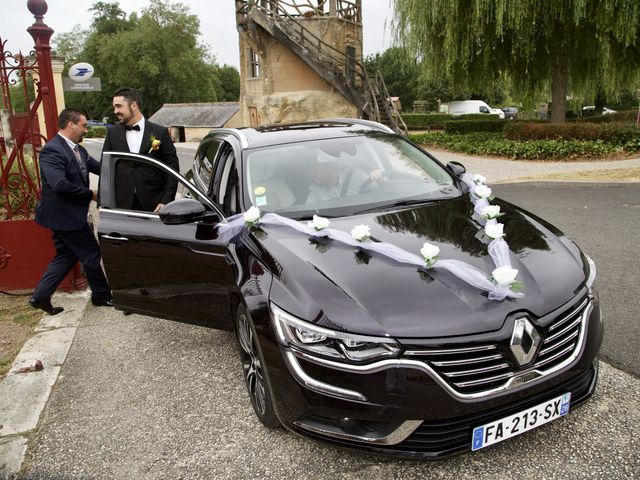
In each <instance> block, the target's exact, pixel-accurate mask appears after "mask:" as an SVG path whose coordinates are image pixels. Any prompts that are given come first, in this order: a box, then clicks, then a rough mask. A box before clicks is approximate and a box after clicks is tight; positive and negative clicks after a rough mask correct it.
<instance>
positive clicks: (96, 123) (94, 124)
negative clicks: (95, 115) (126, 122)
mask: <svg viewBox="0 0 640 480" xmlns="http://www.w3.org/2000/svg"><path fill="white" fill-rule="evenodd" d="M112 125H113V124H111V123H105V122H103V121H101V120H87V126H88V127H111V126H112Z"/></svg>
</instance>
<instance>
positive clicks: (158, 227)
mask: <svg viewBox="0 0 640 480" xmlns="http://www.w3.org/2000/svg"><path fill="white" fill-rule="evenodd" d="M121 162H122V163H121ZM119 165H122V166H124V165H126V166H127V168H131V166H132V165H133V168H142V169H144V170H145V171H149V169H160V170H161V172H162V174H164V175H172V176H173V177H174V178H175V179H176V180H177V181H178V191H177V194H176V197H177V198H184V197H187V198H192V199H194V200H197V201H198V202H200V203H201V204H202V206H203V207H204V211H206V219H205V218H204V217H203V218H201V219H198V220H194V221H189V222H188V223H182V224H179V225H178V224H175V225H174V224H164V223H163V222H162V221H161V220H160V216H159V215H158V214H157V213H153V212H144V211H138V210H133V209H131V208H128V209H126V208H121V206H119V205H117V200H116V192H117V188H118V185H117V182H116V172H117V171H118V166H119ZM156 173H157V172H156ZM99 192H100V222H99V225H98V240H99V242H100V247H101V249H102V259H103V263H104V269H105V271H106V274H107V278H108V280H109V284H110V285H111V289H112V291H113V301H114V304H115V306H116V308H118V309H120V310H125V311H128V312H135V313H141V314H144V315H151V316H155V317H160V318H168V319H172V320H178V321H181V322H186V323H193V324H197V325H204V326H209V327H213V328H219V329H224V330H231V329H232V322H231V315H230V312H229V299H228V295H229V291H230V288H231V287H232V286H233V285H234V283H235V280H236V278H237V267H236V262H235V261H234V253H233V252H234V247H233V245H229V244H228V243H226V242H223V241H221V240H217V229H216V225H217V223H219V222H220V221H222V220H223V215H222V213H221V212H220V210H219V208H218V207H217V206H216V205H215V204H214V203H213V202H212V201H211V200H210V199H209V198H207V196H206V195H205V194H204V193H203V192H201V191H200V190H198V189H197V188H196V186H195V185H194V184H193V183H191V182H189V180H187V179H185V178H184V177H183V176H181V175H180V174H179V173H177V172H175V171H174V170H172V169H171V168H169V167H167V166H166V165H164V164H162V163H161V162H158V161H157V160H154V159H151V158H147V157H144V156H141V155H137V154H132V153H119V152H105V153H104V154H103V156H102V167H101V174H100V187H99ZM169 205H171V204H169Z"/></svg>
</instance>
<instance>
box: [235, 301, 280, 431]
mask: <svg viewBox="0 0 640 480" xmlns="http://www.w3.org/2000/svg"><path fill="white" fill-rule="evenodd" d="M235 331H236V340H237V342H238V350H239V351H240V361H241V362H242V373H243V377H244V383H245V385H246V386H247V392H248V393H249V399H250V400H251V406H253V411H254V412H255V414H256V416H257V417H258V420H260V422H261V423H262V424H263V425H264V426H265V427H267V428H277V427H279V426H280V421H279V420H278V417H276V413H275V409H274V408H273V399H272V398H271V392H270V390H269V385H268V384H267V378H266V366H265V363H264V359H263V358H262V352H261V351H260V348H259V347H258V342H257V340H256V331H255V328H254V327H253V322H252V321H251V317H250V316H249V313H248V312H247V310H246V308H245V307H244V306H243V305H239V306H238V309H237V311H236V316H235Z"/></svg>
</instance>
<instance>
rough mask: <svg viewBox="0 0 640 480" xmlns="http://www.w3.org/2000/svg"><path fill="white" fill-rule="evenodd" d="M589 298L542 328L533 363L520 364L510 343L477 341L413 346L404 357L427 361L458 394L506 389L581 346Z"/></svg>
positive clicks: (544, 370)
mask: <svg viewBox="0 0 640 480" xmlns="http://www.w3.org/2000/svg"><path fill="white" fill-rule="evenodd" d="M588 308H590V307H589V299H588V298H585V299H584V300H583V301H581V302H579V304H578V306H576V307H575V308H572V309H570V310H569V311H568V312H563V313H561V314H559V316H558V318H557V319H555V320H554V321H553V322H551V324H550V325H548V326H547V327H546V328H545V329H544V330H543V331H541V332H539V333H540V334H541V337H542V341H541V344H540V346H539V351H538V353H537V355H536V357H535V360H534V361H533V363H532V364H528V365H524V366H520V365H518V364H517V362H515V360H514V359H513V358H512V356H511V354H510V351H509V345H507V344H505V345H500V344H497V343H496V344H482V345H478V344H474V345H461V346H456V347H450V348H429V349H419V350H416V349H411V350H409V351H407V352H405V358H410V359H411V360H417V361H422V362H425V363H426V364H427V365H428V366H429V367H430V369H431V370H432V371H433V372H434V374H435V375H437V376H438V378H439V379H440V380H441V381H442V382H444V383H445V384H446V385H447V386H448V387H449V388H450V389H451V390H453V391H454V392H455V393H457V394H459V395H471V396H482V395H485V394H490V393H492V392H495V391H498V390H501V389H507V388H508V386H509V385H513V384H514V383H513V382H514V380H513V379H515V378H516V377H517V380H518V384H522V383H526V382H527V381H529V380H533V379H535V378H538V377H540V376H541V375H544V374H546V373H549V372H552V371H554V370H555V369H557V368H559V367H561V366H562V365H563V363H564V362H567V361H568V360H570V359H571V357H572V356H573V355H574V353H575V352H576V351H577V350H578V349H579V347H580V343H581V341H582V339H583V336H584V328H585V323H586V321H587V317H588V315H585V311H586V310H587V309H588Z"/></svg>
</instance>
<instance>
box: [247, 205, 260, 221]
mask: <svg viewBox="0 0 640 480" xmlns="http://www.w3.org/2000/svg"><path fill="white" fill-rule="evenodd" d="M258 220H260V209H259V208H258V207H256V206H255V205H252V206H251V208H249V210H247V211H246V212H244V221H245V222H246V223H256V222H257V221H258Z"/></svg>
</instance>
